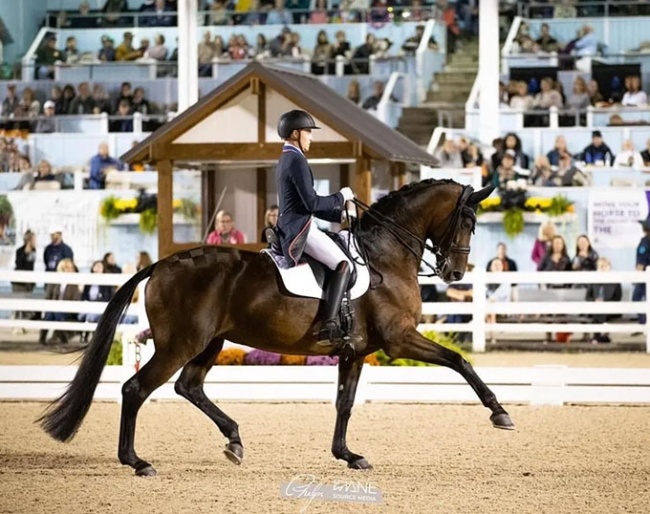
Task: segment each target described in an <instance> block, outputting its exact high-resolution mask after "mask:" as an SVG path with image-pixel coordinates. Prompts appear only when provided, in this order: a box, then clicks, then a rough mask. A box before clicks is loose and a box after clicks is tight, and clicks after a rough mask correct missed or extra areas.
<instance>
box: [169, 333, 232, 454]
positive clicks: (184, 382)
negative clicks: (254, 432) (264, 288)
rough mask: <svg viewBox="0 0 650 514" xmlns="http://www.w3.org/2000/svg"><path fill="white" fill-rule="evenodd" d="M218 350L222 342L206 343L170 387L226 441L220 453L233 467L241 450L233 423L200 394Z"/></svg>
mask: <svg viewBox="0 0 650 514" xmlns="http://www.w3.org/2000/svg"><path fill="white" fill-rule="evenodd" d="M222 348H223V339H213V340H212V341H210V344H209V345H208V347H207V348H206V349H205V350H203V352H201V353H200V354H199V355H198V356H196V357H195V358H194V359H192V360H191V361H190V362H188V363H187V364H186V365H185V367H184V368H183V371H182V373H181V376H180V377H179V378H178V380H177V381H176V384H175V385H174V389H175V390H176V392H177V393H178V394H179V395H181V396H182V397H183V398H186V399H188V400H189V401H190V403H191V404H192V405H195V406H196V407H198V408H199V410H200V411H201V412H203V414H205V415H206V416H208V417H209V418H210V419H211V420H212V421H213V422H214V423H215V424H216V425H217V427H219V430H220V431H221V433H222V434H223V435H224V436H225V437H227V438H228V444H227V445H226V449H225V450H224V453H225V455H226V457H228V459H230V461H232V462H234V463H235V464H241V461H242V459H243V458H244V447H243V445H242V442H241V439H240V438H239V427H238V426H237V423H236V422H235V421H234V420H232V419H231V418H229V417H228V416H227V415H226V414H225V413H224V412H223V411H222V410H221V409H220V408H219V407H217V406H216V405H215V404H214V403H213V402H211V401H210V399H209V398H208V397H207V396H206V395H205V391H204V390H203V383H204V381H205V376H206V375H207V374H208V371H210V368H212V366H213V365H214V361H215V359H216V357H217V355H218V354H219V352H220V351H221V349H222Z"/></svg>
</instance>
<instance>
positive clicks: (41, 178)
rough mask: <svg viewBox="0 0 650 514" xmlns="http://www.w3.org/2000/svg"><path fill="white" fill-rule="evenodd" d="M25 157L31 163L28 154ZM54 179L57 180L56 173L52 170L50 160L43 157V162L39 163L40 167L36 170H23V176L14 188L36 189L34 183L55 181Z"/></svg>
mask: <svg viewBox="0 0 650 514" xmlns="http://www.w3.org/2000/svg"><path fill="white" fill-rule="evenodd" d="M24 159H25V160H26V161H27V163H28V164H29V160H28V159H27V156H25V157H24ZM54 181H56V175H55V174H54V173H53V171H52V165H51V164H50V162H49V161H46V160H45V159H43V160H41V162H39V163H38V167H37V168H36V171H35V172H34V171H32V169H31V168H30V169H28V170H26V171H24V172H23V174H22V176H21V177H20V181H19V182H18V185H16V187H15V188H14V189H16V190H24V189H34V184H35V183H36V182H54Z"/></svg>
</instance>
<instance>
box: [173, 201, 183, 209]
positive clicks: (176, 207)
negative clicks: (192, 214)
mask: <svg viewBox="0 0 650 514" xmlns="http://www.w3.org/2000/svg"><path fill="white" fill-rule="evenodd" d="M182 204H183V202H182V200H172V208H173V209H180V208H181V205H182Z"/></svg>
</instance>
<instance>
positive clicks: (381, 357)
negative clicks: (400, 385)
mask: <svg viewBox="0 0 650 514" xmlns="http://www.w3.org/2000/svg"><path fill="white" fill-rule="evenodd" d="M422 335H423V336H424V337H426V338H427V339H430V340H431V341H435V342H436V343H438V344H439V345H440V346H444V347H445V348H448V349H450V350H453V351H455V352H456V353H459V354H460V355H461V356H462V357H463V358H464V359H465V360H466V361H467V362H469V363H470V364H472V359H471V357H470V356H469V354H468V353H467V352H465V351H464V350H463V349H462V348H461V347H460V346H458V345H457V344H456V341H455V338H454V337H451V336H448V335H446V334H444V333H441V332H433V331H432V330H427V331H425V332H423V333H422ZM375 355H376V356H377V360H378V361H379V363H380V364H381V365H382V366H436V364H428V363H426V362H421V361H416V360H414V359H391V358H390V357H389V356H388V355H386V353H385V352H384V351H383V350H379V351H378V352H377V353H376V354H375Z"/></svg>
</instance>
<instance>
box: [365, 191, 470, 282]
mask: <svg viewBox="0 0 650 514" xmlns="http://www.w3.org/2000/svg"><path fill="white" fill-rule="evenodd" d="M473 192H474V188H472V187H471V186H463V190H462V192H461V194H460V196H459V197H458V201H457V203H456V208H455V209H454V211H453V212H452V213H451V219H450V220H449V222H448V223H447V228H446V229H445V232H444V233H443V235H442V237H441V238H440V242H439V244H435V245H431V244H429V243H427V242H426V240H424V239H421V238H420V237H418V236H416V235H415V234H414V233H413V232H411V231H410V230H408V229H407V228H404V227H403V226H401V225H399V224H397V223H395V222H394V221H393V220H392V219H390V218H388V217H387V216H385V215H383V214H381V213H379V212H376V211H373V210H372V209H371V208H370V206H369V205H367V204H365V203H364V202H362V201H361V200H359V199H357V198H355V199H353V200H352V202H353V203H354V205H356V206H357V208H359V209H361V210H363V211H365V214H364V216H368V217H370V219H372V220H374V221H375V222H376V223H377V224H378V225H379V226H381V227H382V228H384V229H386V231H387V232H388V233H389V234H391V235H392V236H393V237H394V238H395V239H396V240H397V241H398V242H399V243H400V244H401V245H402V246H403V247H404V248H406V249H407V250H408V251H409V252H410V253H412V254H413V255H414V256H415V257H416V258H417V259H418V261H420V262H422V263H423V264H425V265H426V266H427V267H428V268H429V269H431V271H432V273H426V274H418V276H422V277H433V276H436V275H438V274H440V272H441V271H442V267H443V265H444V263H446V262H447V261H448V260H449V256H450V255H451V254H453V253H459V254H463V255H468V254H469V252H470V250H471V248H470V247H469V246H459V245H457V244H456V236H457V233H458V228H459V226H460V223H461V220H462V219H463V217H467V218H470V220H471V221H472V233H474V228H475V226H476V213H475V212H474V209H472V208H471V207H470V206H468V205H467V201H468V200H469V197H470V196H471V194H472V193H473ZM358 227H359V222H357V224H356V225H354V227H353V230H352V232H353V233H355V235H356V229H357V228H358ZM354 239H355V241H356V244H357V250H358V251H359V255H361V257H362V258H363V260H364V261H365V262H366V264H367V265H368V267H369V268H370V269H372V270H373V271H374V272H375V273H376V274H378V275H379V276H380V277H381V276H382V275H381V273H380V272H379V271H377V270H376V269H374V268H373V267H372V264H371V263H370V261H369V259H368V252H367V249H366V248H365V245H364V243H363V241H362V239H361V238H356V237H355V238H354ZM409 239H410V241H409ZM412 241H415V243H417V245H418V249H417V250H416V249H414V248H413V246H412V244H411V242H412ZM424 250H429V252H431V253H432V254H433V255H435V256H436V264H435V265H434V264H431V263H430V262H428V261H427V260H426V259H425V258H424Z"/></svg>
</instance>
